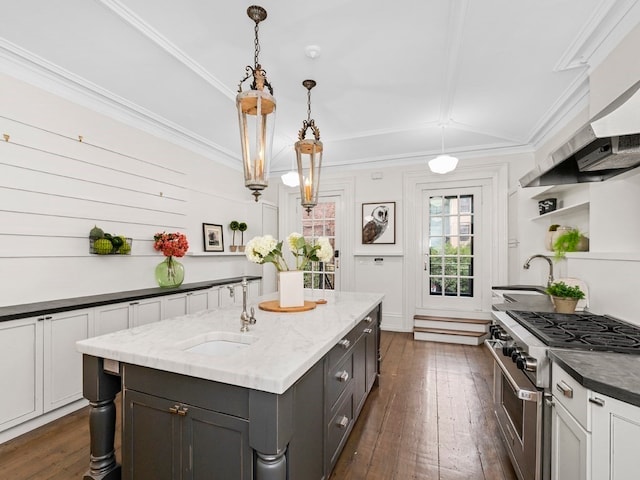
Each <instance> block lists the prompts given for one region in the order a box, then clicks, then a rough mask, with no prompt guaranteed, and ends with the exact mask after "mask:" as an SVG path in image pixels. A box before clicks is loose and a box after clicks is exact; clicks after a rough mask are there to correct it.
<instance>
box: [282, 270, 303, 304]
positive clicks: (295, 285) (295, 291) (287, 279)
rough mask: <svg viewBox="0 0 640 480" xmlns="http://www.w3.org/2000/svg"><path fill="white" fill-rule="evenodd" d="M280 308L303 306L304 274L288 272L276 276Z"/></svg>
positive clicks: (301, 272) (296, 271)
mask: <svg viewBox="0 0 640 480" xmlns="http://www.w3.org/2000/svg"><path fill="white" fill-rule="evenodd" d="M278 283H279V285H278V294H279V296H280V308H289V307H303V306H304V272H303V271H302V270H288V271H284V272H280V273H279V274H278Z"/></svg>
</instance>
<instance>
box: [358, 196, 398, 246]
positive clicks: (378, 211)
mask: <svg viewBox="0 0 640 480" xmlns="http://www.w3.org/2000/svg"><path fill="white" fill-rule="evenodd" d="M394 243H396V202H376V203H363V204H362V244H363V245H372V244H375V245H380V244H394Z"/></svg>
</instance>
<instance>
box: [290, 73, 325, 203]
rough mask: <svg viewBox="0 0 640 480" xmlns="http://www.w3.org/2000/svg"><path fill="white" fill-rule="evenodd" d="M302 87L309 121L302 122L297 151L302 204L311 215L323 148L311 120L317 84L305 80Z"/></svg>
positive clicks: (317, 185) (296, 146) (318, 185)
mask: <svg viewBox="0 0 640 480" xmlns="http://www.w3.org/2000/svg"><path fill="white" fill-rule="evenodd" d="M302 85H303V86H304V87H305V88H306V89H307V119H306V120H304V121H303V122H302V128H301V129H300V131H299V132H298V141H297V142H296V145H295V149H296V159H297V161H298V176H299V181H300V199H301V200H300V203H301V204H302V206H303V207H305V208H306V209H307V213H310V212H311V209H312V208H313V207H315V206H316V205H317V204H318V190H319V187H320V168H321V166H322V152H323V147H322V142H321V141H320V129H319V128H318V127H317V126H316V124H315V121H314V120H313V119H312V118H311V89H312V88H313V87H315V86H316V82H315V80H304V81H303V82H302ZM308 129H311V131H312V132H313V139H310V138H309V139H308V138H305V136H306V134H307V130H308Z"/></svg>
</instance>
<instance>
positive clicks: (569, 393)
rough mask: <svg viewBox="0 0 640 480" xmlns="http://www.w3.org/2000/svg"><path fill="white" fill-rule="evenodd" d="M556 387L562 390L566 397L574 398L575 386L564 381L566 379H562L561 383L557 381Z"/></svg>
mask: <svg viewBox="0 0 640 480" xmlns="http://www.w3.org/2000/svg"><path fill="white" fill-rule="evenodd" d="M556 388H557V389H558V390H559V391H561V392H562V395H564V396H565V397H567V398H573V388H571V387H570V386H569V385H567V384H566V383H564V381H562V380H561V381H560V383H556Z"/></svg>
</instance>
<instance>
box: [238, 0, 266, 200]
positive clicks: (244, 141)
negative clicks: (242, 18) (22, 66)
mask: <svg viewBox="0 0 640 480" xmlns="http://www.w3.org/2000/svg"><path fill="white" fill-rule="evenodd" d="M247 15H248V16H249V18H251V20H253V21H254V22H255V28H254V30H255V41H254V44H255V54H254V58H253V60H254V63H253V67H251V66H247V67H246V69H245V70H246V72H247V74H246V76H245V77H244V78H243V79H242V80H240V83H239V84H238V95H237V96H236V107H237V109H238V121H239V123H240V142H241V146H242V162H243V165H244V185H245V186H246V187H247V188H248V189H250V190H251V191H252V195H253V196H254V197H255V200H256V202H257V201H258V197H259V196H260V194H261V192H262V190H264V189H265V188H266V187H267V186H268V184H269V182H268V179H269V166H270V163H271V147H272V144H273V131H274V127H275V113H276V99H275V98H274V97H273V88H272V87H271V84H270V83H269V81H268V80H267V75H266V72H265V70H263V69H262V66H261V65H260V63H259V61H258V54H259V53H260V43H259V42H258V24H259V23H260V22H261V21H263V20H264V19H265V18H267V11H266V10H265V9H264V8H262V7H259V6H257V5H252V6H250V7H249V8H247ZM249 78H251V79H252V82H251V85H250V90H247V91H245V92H243V91H242V84H243V83H244V82H245V81H246V80H248V79H249ZM265 87H266V88H267V89H268V90H269V92H266V91H265Z"/></svg>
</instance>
